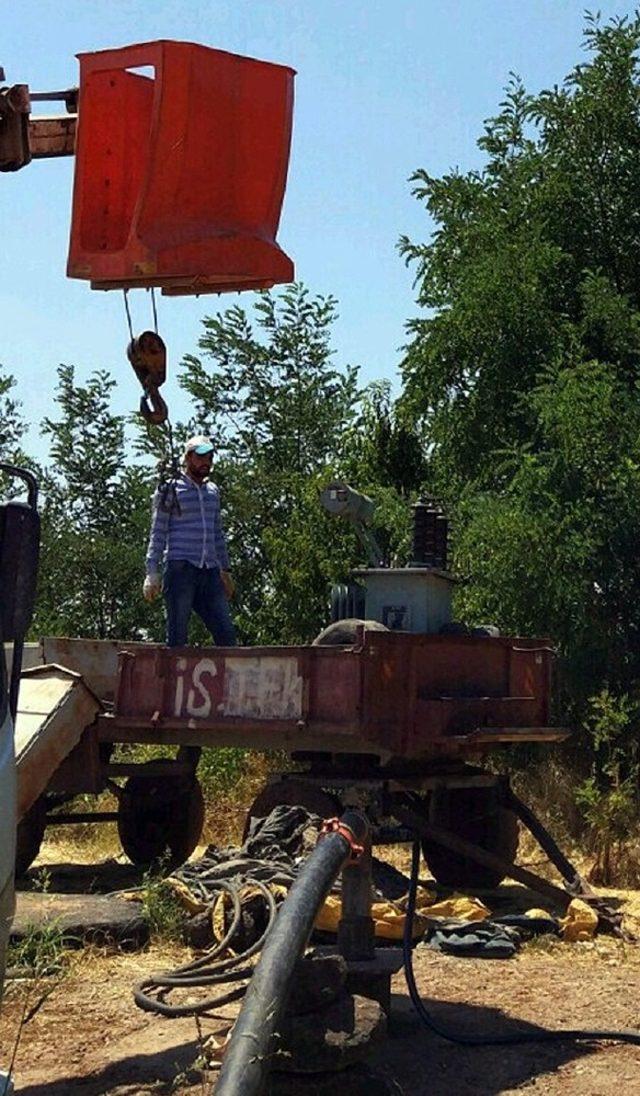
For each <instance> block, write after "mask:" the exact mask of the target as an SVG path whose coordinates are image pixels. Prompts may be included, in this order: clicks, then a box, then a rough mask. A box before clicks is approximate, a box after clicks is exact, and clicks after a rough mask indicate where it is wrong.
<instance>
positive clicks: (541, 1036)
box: [216, 840, 640, 1094]
mask: <svg viewBox="0 0 640 1096" xmlns="http://www.w3.org/2000/svg"><path fill="white" fill-rule="evenodd" d="M419 867H420V842H419V840H416V841H414V843H413V849H412V856H411V881H410V885H409V897H408V900H407V916H406V920H405V924H404V934H403V939H402V947H403V956H404V973H405V978H406V980H407V986H408V988H409V996H410V997H411V1001H412V1003H413V1006H414V1008H415V1010H416V1012H417V1013H418V1016H419V1017H420V1019H421V1020H422V1022H423V1023H424V1024H425V1025H426V1027H428V1028H429V1029H430V1030H431V1031H433V1032H434V1033H435V1034H436V1035H439V1036H440V1038H441V1039H447V1040H448V1041H449V1042H450V1043H458V1044H460V1045H461V1046H472V1047H473V1046H475V1047H497V1046H517V1045H518V1044H520V1043H561V1042H567V1041H573V1042H576V1041H578V1040H580V1041H582V1040H586V1039H588V1040H595V1039H607V1040H609V1041H611V1042H617V1043H634V1044H635V1045H636V1046H638V1045H640V1032H638V1031H625V1030H623V1031H606V1030H605V1031H600V1030H594V1031H589V1030H587V1029H582V1028H558V1029H557V1030H555V1031H550V1030H549V1029H547V1028H540V1029H537V1030H536V1031H522V1032H519V1031H516V1032H492V1033H489V1034H487V1035H460V1034H456V1033H455V1032H453V1031H452V1030H451V1029H447V1028H442V1027H440V1025H439V1024H438V1023H436V1021H435V1020H434V1019H433V1017H432V1015H431V1013H430V1012H429V1011H428V1009H427V1008H426V1006H425V1004H424V1001H423V1000H422V998H421V997H420V993H419V992H418V987H417V985H416V980H415V975H414V972H413V934H412V926H413V917H414V914H415V909H416V895H417V891H418V872H419ZM216 1091H217V1090H216ZM240 1091H241V1090H240V1089H238V1094H239V1093H240Z"/></svg>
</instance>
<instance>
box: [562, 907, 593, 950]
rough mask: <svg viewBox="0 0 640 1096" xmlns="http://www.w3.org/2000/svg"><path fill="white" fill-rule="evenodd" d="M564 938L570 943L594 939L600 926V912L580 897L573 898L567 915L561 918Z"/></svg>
mask: <svg viewBox="0 0 640 1096" xmlns="http://www.w3.org/2000/svg"><path fill="white" fill-rule="evenodd" d="M560 926H561V928H562V939H563V940H567V941H568V942H569V943H574V942H575V941H576V940H593V938H594V936H595V934H596V929H597V927H598V914H597V913H596V912H595V910H593V909H592V908H591V906H589V905H587V903H586V902H583V901H582V900H581V899H580V898H573V899H572V901H571V902H570V903H569V906H568V907H567V914H566V917H561V918H560Z"/></svg>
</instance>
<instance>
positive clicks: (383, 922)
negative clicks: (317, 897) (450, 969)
mask: <svg viewBox="0 0 640 1096" xmlns="http://www.w3.org/2000/svg"><path fill="white" fill-rule="evenodd" d="M405 910H406V898H403V899H401V900H400V901H398V902H390V901H384V902H374V903H373V905H372V908H371V916H372V917H373V924H374V931H375V935H376V936H377V937H378V938H379V939H381V940H402V935H403V933H404V923H405V919H406V913H405ZM489 915H490V911H489V910H488V909H487V907H486V906H485V905H483V903H482V902H481V901H480V899H479V898H470V897H469V896H468V895H461V894H454V895H452V896H451V898H447V899H443V900H441V901H438V898H437V895H435V894H434V893H433V892H432V891H429V890H427V889H426V888H424V887H419V888H418V893H417V895H416V912H415V916H414V919H413V928H412V936H413V937H416V938H418V937H421V936H422V935H423V934H424V932H425V930H426V928H427V925H428V923H429V920H430V919H432V918H436V917H456V918H458V919H459V920H461V921H484V920H485V918H486V917H489ZM341 916H342V902H341V900H340V897H339V895H334V894H330V895H329V897H328V898H327V900H326V902H325V904H324V906H323V907H322V909H321V910H320V912H319V913H318V916H317V917H316V921H315V927H316V928H317V929H322V930H323V931H325V932H337V931H338V923H339V921H340V918H341Z"/></svg>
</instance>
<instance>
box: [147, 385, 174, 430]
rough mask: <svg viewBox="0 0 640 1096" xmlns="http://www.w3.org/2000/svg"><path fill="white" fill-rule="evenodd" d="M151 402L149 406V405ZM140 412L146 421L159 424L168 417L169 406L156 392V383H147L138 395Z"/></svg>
mask: <svg viewBox="0 0 640 1096" xmlns="http://www.w3.org/2000/svg"><path fill="white" fill-rule="evenodd" d="M149 404H151V406H149ZM140 414H141V415H142V417H143V419H145V421H146V422H150V423H153V424H154V426H159V425H160V424H161V423H163V422H166V421H167V418H168V417H169V408H168V407H167V405H166V403H165V401H164V400H163V398H162V396H161V395H160V393H159V392H158V388H157V385H148V386H147V388H145V393H144V396H141V397H140Z"/></svg>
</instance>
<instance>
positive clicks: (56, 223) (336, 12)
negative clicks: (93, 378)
mask: <svg viewBox="0 0 640 1096" xmlns="http://www.w3.org/2000/svg"><path fill="white" fill-rule="evenodd" d="M594 6H595V5H594ZM597 6H598V7H599V9H600V11H601V13H602V17H603V19H608V18H609V17H610V16H612V15H616V14H617V15H620V14H624V13H626V12H629V11H631V10H632V7H631V5H630V4H629V3H626V4H625V3H622V4H620V3H607V2H604V3H600V4H599V5H597ZM584 8H585V3H584V0H369V2H366V0H189V2H186V0H128V2H125V0H110V3H109V4H106V3H104V0H64V3H60V0H21V3H20V4H19V5H16V4H11V5H10V4H9V3H8V0H6V10H7V11H10V13H11V14H10V16H9V17H7V14H6V12H5V15H4V17H3V21H2V24H3V25H2V37H1V39H0V65H2V66H4V69H5V72H6V78H7V82H9V83H28V84H29V85H30V87H31V88H32V89H33V90H46V89H52V88H59V87H65V86H70V85H73V84H74V83H76V82H77V78H78V77H77V61H76V59H75V54H76V53H79V52H83V51H90V50H93V49H103V48H106V47H108V46H122V45H127V44H129V43H133V42H140V41H150V40H153V39H156V38H177V39H183V40H188V41H194V42H201V43H203V44H205V45H210V46H215V47H218V48H221V49H226V50H231V51H234V52H237V53H243V54H247V55H250V56H254V57H259V58H263V59H265V60H270V61H277V62H280V63H283V64H288V65H291V66H292V67H293V68H295V69H296V70H297V73H298V75H297V78H296V106H295V115H294V138H293V148H292V155H291V163H290V170H289V180H288V186H287V193H286V197H285V203H284V209H283V215H282V220H281V226H280V233H279V242H280V243H281V245H282V246H283V247H284V249H285V251H287V253H288V254H289V255H290V256H291V257H292V258H293V259H294V261H295V264H296V275H297V278H298V279H300V280H302V281H304V282H305V283H306V284H307V285H308V286H309V288H310V289H311V290H312V291H314V292H317V293H332V294H334V295H335V296H336V297H337V298H338V301H339V312H340V319H339V321H338V324H337V325H336V329H335V340H334V345H335V348H336V359H335V360H336V363H337V364H346V363H350V364H354V365H360V366H361V368H362V377H363V379H364V380H370V379H374V378H382V377H387V378H389V379H391V380H392V381H393V382H394V383H397V376H398V364H399V361H400V360H401V356H402V351H401V347H402V344H403V341H404V338H405V335H404V325H405V323H406V321H407V319H408V318H409V317H411V316H412V315H415V313H416V308H415V305H414V294H413V289H412V274H411V272H410V271H409V270H407V269H406V268H405V266H404V264H403V262H402V260H401V258H400V257H399V256H398V253H397V250H396V243H397V240H398V237H399V236H400V234H401V233H407V234H408V235H409V237H410V238H412V239H416V240H417V239H425V238H426V237H427V236H428V233H429V222H428V219H427V216H426V213H425V211H424V209H423V207H421V206H420V205H419V204H418V202H417V201H416V200H415V199H414V198H412V196H411V188H410V185H409V183H408V181H407V180H408V177H409V175H410V174H411V172H412V171H413V170H415V169H416V168H418V167H424V168H426V169H427V170H428V171H430V172H431V173H434V174H439V173H442V172H444V171H447V170H448V169H449V168H451V167H453V166H456V165H457V166H459V167H460V168H461V169H462V170H466V169H468V168H470V167H473V166H477V165H478V164H479V162H480V161H479V154H478V151H477V149H476V147H475V142H476V139H477V137H478V136H479V134H480V132H481V126H482V122H483V119H485V118H486V117H488V116H489V115H490V114H492V113H495V111H496V108H497V106H498V103H499V101H500V99H501V92H502V89H503V87H504V85H505V83H506V81H507V80H508V75H509V72H510V71H514V72H517V73H518V74H519V75H520V76H521V77H522V78H523V80H524V82H525V85H526V86H527V88H528V89H529V90H531V91H536V90H539V89H540V88H541V87H548V86H550V85H551V84H553V83H555V82H559V81H560V80H561V79H562V78H563V77H564V75H565V74H566V73H567V72H568V71H569V70H570V69H571V68H572V66H573V65H574V64H575V63H576V62H577V61H578V60H579V59H580V55H581V48H580V43H581V37H582V28H583V12H584ZM72 177H73V160H72V158H66V159H63V160H55V161H42V162H38V163H33V164H31V165H30V166H29V167H27V168H25V169H23V170H22V171H20V172H18V173H16V174H3V175H0V266H1V276H0V362H1V363H2V364H3V365H4V368H5V370H7V371H8V372H11V373H12V374H14V376H15V377H16V378H17V381H18V396H19V398H20V399H21V400H22V404H23V410H24V413H25V416H26V418H27V419H28V421H29V423H30V436H29V442H28V449H29V450H30V451H31V452H32V453H34V454H35V455H37V456H40V457H42V456H44V454H45V452H46V448H45V441H44V440H42V439H41V437H40V434H39V429H38V424H39V422H40V420H41V419H42V417H43V416H44V415H47V414H51V413H52V412H53V410H54V408H53V396H54V390H55V383H56V367H57V366H58V364H59V363H60V362H65V363H69V364H73V365H75V366H76V368H77V373H78V377H79V378H80V379H82V378H84V377H86V376H87V375H88V373H89V372H90V371H91V370H92V369H95V368H106V369H108V370H109V371H110V372H111V373H112V374H113V375H114V376H115V377H116V378H117V380H118V388H117V392H116V396H115V399H114V404H113V406H114V409H115V410H117V411H121V412H128V411H131V410H134V409H135V408H136V407H137V403H138V398H139V388H138V385H137V382H136V381H135V378H134V377H133V374H132V371H131V369H130V366H129V365H128V363H127V360H126V356H125V348H126V345H127V342H128V334H127V328H126V322H125V317H124V309H123V303H122V294H121V293H116V292H113V293H102V292H95V291H92V290H90V288H89V286H88V283H83V282H77V281H71V280H69V279H67V278H66V276H65V265H66V254H67V244H68V233H69V224H70V204H71V186H72ZM131 299H132V311H133V314H134V327H135V328H136V329H140V330H142V329H143V328H145V327H147V326H150V321H151V317H150V302H149V299H148V295H147V294H144V293H143V292H138V293H135V294H132V295H131ZM238 299H239V298H238V297H237V296H235V295H234V296H230V297H202V298H200V299H199V300H195V299H193V300H192V299H189V298H184V299H180V298H177V299H167V298H160V299H159V312H160V331H161V334H163V336H164V338H165V341H166V343H167V346H168V351H169V379H168V381H167V384H166V385H165V387H164V389H163V394H164V395H165V398H166V399H167V400H168V402H169V404H170V407H171V409H172V415H173V417H174V418H179V417H180V415H181V414H184V411H185V404H184V400H183V398H182V396H181V394H180V392H179V390H178V387H177V384H176V375H177V366H178V363H179V361H180V359H181V358H182V356H183V354H185V353H188V352H193V351H194V350H195V349H196V342H197V339H198V335H199V331H200V321H201V318H202V316H203V315H205V314H207V313H211V312H214V311H216V310H218V309H219V308H220V307H224V306H225V305H226V304H227V303H229V304H230V303H232V302H233V301H238ZM251 299H252V295H251V294H243V295H242V297H241V298H240V301H241V303H244V304H245V305H246V306H247V307H250V304H251Z"/></svg>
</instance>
